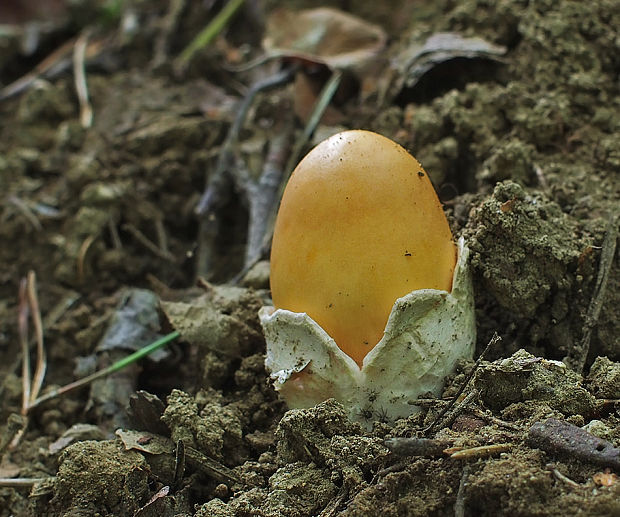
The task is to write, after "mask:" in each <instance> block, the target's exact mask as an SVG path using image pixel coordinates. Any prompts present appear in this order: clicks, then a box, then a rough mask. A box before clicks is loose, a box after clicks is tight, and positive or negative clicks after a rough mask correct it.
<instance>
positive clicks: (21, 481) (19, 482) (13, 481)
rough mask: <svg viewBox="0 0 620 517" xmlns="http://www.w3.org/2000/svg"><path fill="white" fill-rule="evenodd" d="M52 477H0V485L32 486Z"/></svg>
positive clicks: (12, 486) (13, 486)
mask: <svg viewBox="0 0 620 517" xmlns="http://www.w3.org/2000/svg"><path fill="white" fill-rule="evenodd" d="M52 479H54V477H46V478H0V486H5V487H10V488H32V487H33V486H34V485H36V484H37V483H43V482H44V481H49V480H52Z"/></svg>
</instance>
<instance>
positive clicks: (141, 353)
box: [30, 331, 180, 408]
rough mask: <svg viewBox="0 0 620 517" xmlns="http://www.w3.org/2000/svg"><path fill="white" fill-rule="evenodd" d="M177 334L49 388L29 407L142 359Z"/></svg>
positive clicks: (176, 335)
mask: <svg viewBox="0 0 620 517" xmlns="http://www.w3.org/2000/svg"><path fill="white" fill-rule="evenodd" d="M179 336H180V334H179V332H178V331H174V332H171V333H170V334H167V335H165V336H163V337H162V338H160V339H158V340H156V341H153V343H151V344H150V345H147V346H145V347H142V348H141V349H140V350H137V351H136V352H134V353H133V354H130V355H128V356H127V357H124V358H123V359H121V360H120V361H116V362H115V363H114V364H112V365H110V366H108V367H107V368H103V369H101V370H99V371H98V372H95V373H93V374H92V375H88V376H87V377H83V378H82V379H79V380H77V381H75V382H72V383H70V384H66V385H65V386H62V387H60V388H55V389H53V390H51V391H50V392H48V393H46V394H45V395H43V396H41V397H39V398H37V399H36V400H34V401H33V402H32V403H31V404H30V408H34V407H36V406H39V405H40V404H42V403H43V402H46V401H48V400H50V399H53V398H55V397H59V396H61V395H64V394H65V393H68V392H70V391H73V390H75V389H77V388H81V387H83V386H86V385H88V384H90V383H91V382H93V381H95V380H97V379H100V378H101V377H105V376H107V375H110V374H111V373H114V372H117V371H118V370H122V369H123V368H125V367H126V366H128V365H129V364H132V363H134V362H136V361H138V360H140V359H142V358H143V357H146V356H147V355H149V354H151V353H153V352H154V351H155V350H157V349H159V348H161V347H163V346H164V345H167V344H168V343H170V341H173V340H175V339H176V338H178V337H179Z"/></svg>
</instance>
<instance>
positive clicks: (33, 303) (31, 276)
mask: <svg viewBox="0 0 620 517" xmlns="http://www.w3.org/2000/svg"><path fill="white" fill-rule="evenodd" d="M28 304H29V305H30V316H31V318H32V323H33V325H34V333H35V337H36V343H37V364H36V366H35V369H34V379H33V384H32V389H31V391H30V396H29V399H28V408H27V409H30V408H31V406H32V402H33V400H35V399H36V398H37V397H38V396H39V393H40V392H41V387H42V386H43V380H44V379H45V371H46V370H47V357H46V354H45V347H44V345H43V323H42V322H41V311H40V310H39V298H38V296H37V279H36V275H35V273H34V271H30V272H29V273H28Z"/></svg>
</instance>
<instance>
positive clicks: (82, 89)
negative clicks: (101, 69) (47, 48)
mask: <svg viewBox="0 0 620 517" xmlns="http://www.w3.org/2000/svg"><path fill="white" fill-rule="evenodd" d="M88 32H89V31H85V32H84V33H82V34H80V36H79V37H78V39H77V41H76V42H75V46H74V47H73V76H74V79H75V91H76V93H77V98H78V101H79V103H80V124H82V127H83V128H89V127H91V126H92V125H93V108H92V106H91V105H90V101H89V100H88V83H87V82H86V68H85V66H84V60H85V56H86V47H87V46H88Z"/></svg>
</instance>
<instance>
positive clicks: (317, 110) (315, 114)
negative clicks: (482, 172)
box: [245, 70, 342, 272]
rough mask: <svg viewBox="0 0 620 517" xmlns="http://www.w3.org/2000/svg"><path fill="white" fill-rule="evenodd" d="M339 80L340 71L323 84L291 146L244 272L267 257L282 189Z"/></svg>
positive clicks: (340, 76) (336, 88) (335, 72)
mask: <svg viewBox="0 0 620 517" xmlns="http://www.w3.org/2000/svg"><path fill="white" fill-rule="evenodd" d="M341 80H342V72H341V71H340V70H336V71H334V73H333V74H332V75H331V77H330V78H329V81H327V83H325V86H323V89H322V90H321V93H320V95H319V98H318V99H317V102H316V104H315V105H314V109H313V110H312V114H311V115H310V118H309V119H308V122H307V124H306V126H305V127H304V130H303V132H302V134H301V135H300V137H299V138H298V139H297V140H296V142H295V144H294V146H293V151H292V152H291V154H290V155H289V159H288V161H287V163H286V167H285V168H284V176H283V177H282V179H281V182H280V189H279V191H278V197H277V199H276V200H275V201H276V202H275V203H274V204H273V206H272V209H271V215H270V217H269V222H268V225H267V230H266V231H265V236H264V238H263V242H262V245H261V252H260V253H258V254H257V255H256V258H255V259H254V260H253V261H251V262H250V263H248V264H246V268H245V270H246V272H247V271H249V270H250V269H251V268H252V266H254V264H256V262H258V260H260V258H261V257H262V256H265V255H267V253H268V252H269V249H270V248H271V238H272V237H273V229H274V226H275V224H276V216H277V213H278V208H279V206H280V201H281V200H282V196H283V195H284V189H285V188H286V184H287V183H288V180H289V178H290V176H291V174H292V172H293V169H294V168H295V166H296V165H297V162H298V161H299V157H300V155H301V152H302V150H303V148H304V147H305V146H306V145H307V144H308V141H309V140H310V137H311V136H312V134H313V133H314V131H315V129H316V127H317V126H318V125H319V122H320V121H321V118H322V117H323V114H324V113H325V110H326V109H327V106H328V105H329V103H330V102H331V100H332V98H333V97H334V94H335V93H336V90H338V86H340V81H341Z"/></svg>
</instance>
